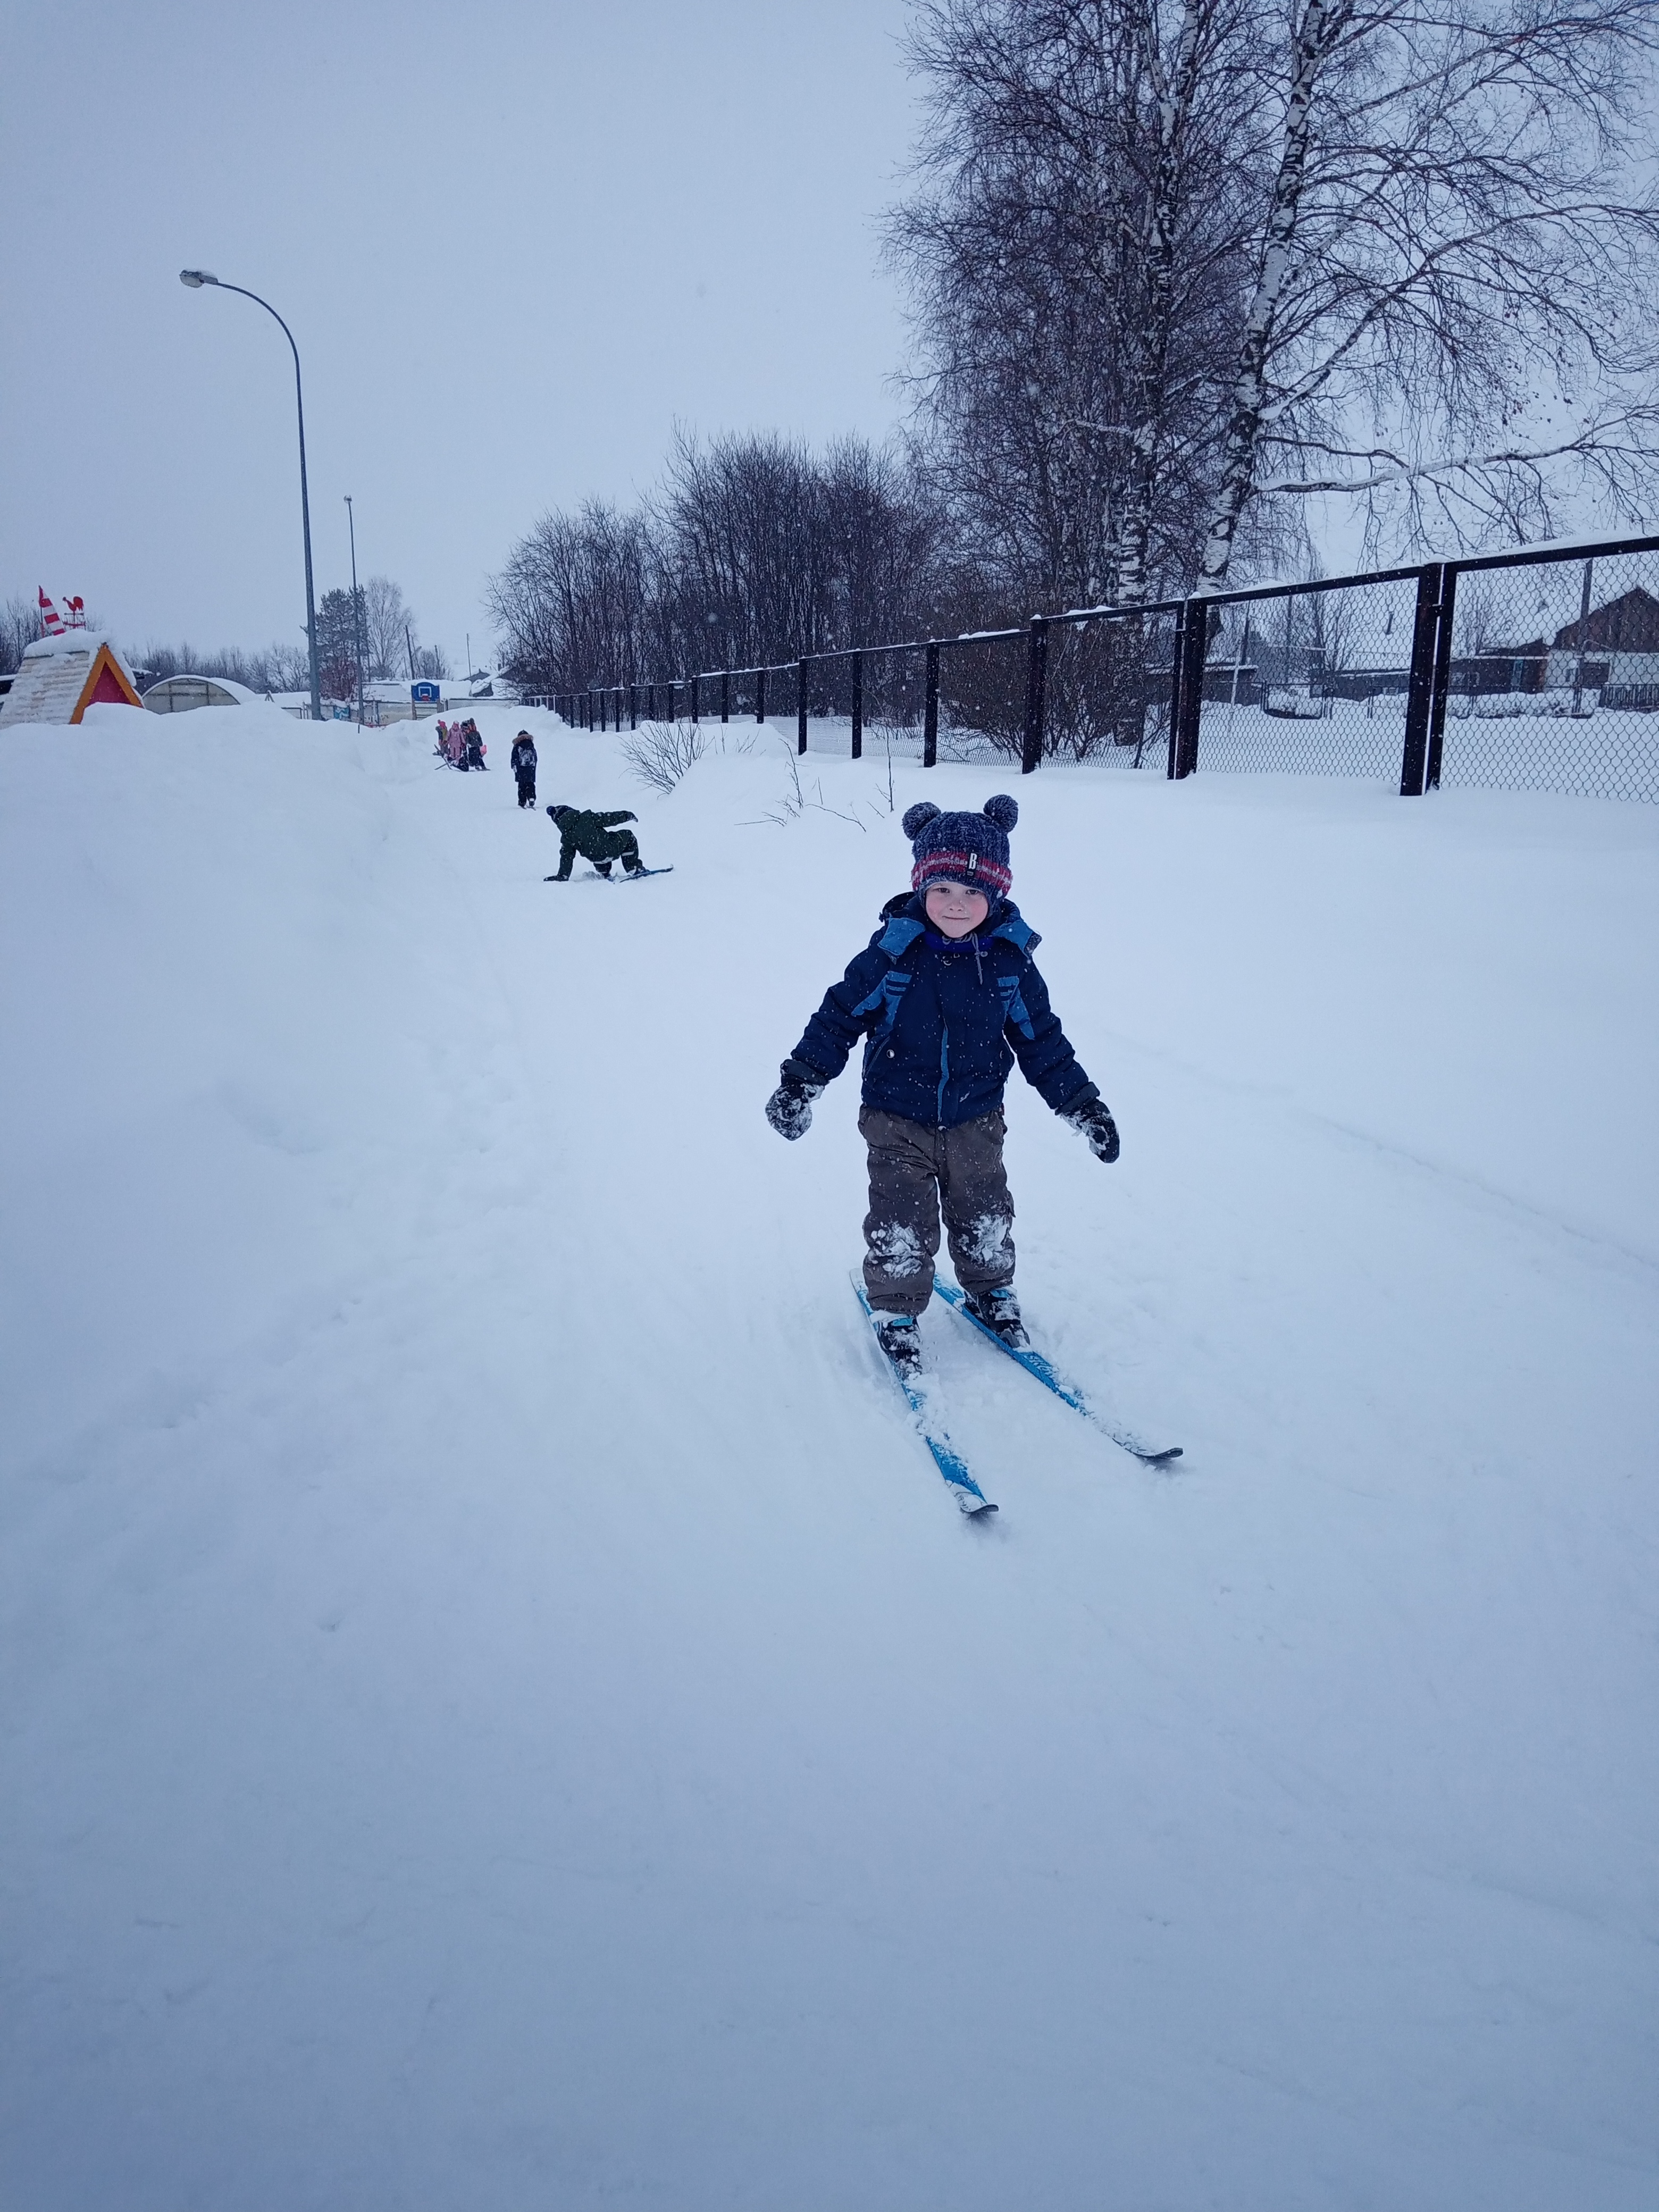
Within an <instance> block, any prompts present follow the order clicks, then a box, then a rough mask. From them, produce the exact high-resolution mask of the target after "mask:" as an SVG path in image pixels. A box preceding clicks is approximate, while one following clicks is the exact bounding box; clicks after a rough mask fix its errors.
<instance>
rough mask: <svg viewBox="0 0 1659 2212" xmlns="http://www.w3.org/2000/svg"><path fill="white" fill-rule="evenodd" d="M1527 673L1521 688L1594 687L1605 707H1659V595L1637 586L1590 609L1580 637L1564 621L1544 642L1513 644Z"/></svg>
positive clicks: (1574, 625) (1576, 628) (1575, 626)
mask: <svg viewBox="0 0 1659 2212" xmlns="http://www.w3.org/2000/svg"><path fill="white" fill-rule="evenodd" d="M1516 657H1517V659H1520V660H1521V661H1522V663H1523V664H1524V665H1525V670H1526V673H1525V676H1524V678H1522V680H1521V681H1519V682H1517V683H1516V686H1515V689H1516V690H1520V691H1565V690H1585V691H1599V692H1600V693H1601V704H1602V705H1603V706H1604V707H1634V708H1640V709H1644V710H1645V711H1648V712H1652V711H1653V710H1654V709H1655V708H1659V599H1656V598H1655V596H1654V594H1653V593H1652V592H1649V591H1644V589H1643V587H1642V586H1640V585H1639V584H1638V585H1635V586H1632V589H1631V590H1629V591H1628V592H1620V595H1619V597H1618V598H1617V599H1607V600H1606V601H1604V602H1603V604H1602V605H1601V606H1599V607H1592V608H1591V610H1590V611H1589V615H1588V616H1587V617H1585V620H1584V623H1583V635H1580V629H1579V625H1578V623H1576V622H1570V623H1563V624H1562V625H1561V627H1560V629H1559V630H1557V631H1556V633H1555V635H1554V637H1553V640H1552V641H1550V643H1548V644H1546V643H1545V641H1544V640H1543V639H1542V638H1541V637H1540V638H1534V640H1533V641H1532V642H1531V643H1530V644H1529V645H1523V646H1519V647H1516Z"/></svg>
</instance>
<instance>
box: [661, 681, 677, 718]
mask: <svg viewBox="0 0 1659 2212" xmlns="http://www.w3.org/2000/svg"><path fill="white" fill-rule="evenodd" d="M663 689H664V690H665V691H666V692H667V694H668V705H667V708H666V709H665V712H664V714H663V720H664V721H665V722H671V721H672V720H673V719H674V705H675V701H674V692H675V690H676V686H675V685H674V684H664V686H663Z"/></svg>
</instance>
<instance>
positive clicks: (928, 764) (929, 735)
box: [921, 644, 939, 768]
mask: <svg viewBox="0 0 1659 2212" xmlns="http://www.w3.org/2000/svg"><path fill="white" fill-rule="evenodd" d="M921 764H922V766H923V767H924V768H937V767H938V766H939V647H938V646H937V645H936V644H934V645H930V646H929V647H928V648H927V686H926V689H925V690H924V692H923V695H922V708H921Z"/></svg>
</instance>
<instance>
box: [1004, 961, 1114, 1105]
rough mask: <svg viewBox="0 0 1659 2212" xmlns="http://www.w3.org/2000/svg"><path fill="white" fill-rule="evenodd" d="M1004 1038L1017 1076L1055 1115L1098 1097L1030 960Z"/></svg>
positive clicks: (1040, 977)
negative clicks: (1027, 1084)
mask: <svg viewBox="0 0 1659 2212" xmlns="http://www.w3.org/2000/svg"><path fill="white" fill-rule="evenodd" d="M1022 1014H1024V1020H1023V1021H1022V1020H1021V1018H1020V1017H1021V1015H1022ZM1005 1035H1006V1037H1007V1039H1008V1042H1009V1043H1010V1045H1011V1046H1012V1048H1013V1053H1014V1057H1015V1059H1016V1060H1018V1062H1019V1069H1020V1073H1021V1074H1022V1075H1023V1076H1024V1078H1025V1080H1026V1081H1027V1082H1028V1083H1029V1084H1030V1086H1031V1088H1032V1089H1033V1090H1034V1091H1036V1093H1037V1095H1038V1096H1039V1097H1041V1098H1042V1101H1043V1103H1044V1104H1045V1105H1048V1106H1052V1107H1053V1108H1054V1111H1055V1113H1056V1114H1067V1113H1070V1112H1071V1111H1072V1109H1073V1108H1074V1107H1077V1106H1080V1105H1082V1104H1083V1103H1084V1100H1085V1097H1089V1098H1097V1097H1099V1096H1100V1093H1099V1092H1098V1091H1097V1090H1096V1088H1095V1086H1094V1085H1093V1084H1092V1083H1091V1082H1090V1080H1089V1079H1088V1077H1087V1076H1086V1075H1085V1073H1084V1072H1083V1070H1082V1068H1080V1067H1079V1065H1078V1058H1077V1054H1076V1053H1075V1052H1073V1049H1072V1046H1071V1042H1070V1040H1069V1039H1068V1038H1067V1036H1066V1032H1065V1030H1063V1029H1061V1027H1060V1016H1059V1015H1058V1014H1057V1013H1056V1012H1054V1008H1053V1007H1052V1006H1050V1005H1049V1003H1048V985H1047V984H1046V983H1045V982H1044V981H1043V980H1042V976H1041V975H1039V974H1038V972H1037V970H1036V968H1035V966H1034V965H1033V964H1032V963H1031V962H1030V961H1029V960H1028V961H1027V962H1026V963H1025V972H1024V975H1022V976H1021V977H1020V979H1019V994H1018V998H1017V999H1016V1000H1015V1002H1014V1006H1013V1011H1012V1013H1011V1014H1010V1015H1009V1017H1008V1024H1007V1028H1006V1031H1005Z"/></svg>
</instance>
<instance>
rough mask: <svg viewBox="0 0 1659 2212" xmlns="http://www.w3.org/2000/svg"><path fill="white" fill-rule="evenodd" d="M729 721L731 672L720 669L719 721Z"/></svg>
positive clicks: (730, 711) (730, 715)
mask: <svg viewBox="0 0 1659 2212" xmlns="http://www.w3.org/2000/svg"><path fill="white" fill-rule="evenodd" d="M731 719H732V671H731V670H730V669H729V668H722V669H721V671H720V720H721V721H723V722H729V721H730V720H731Z"/></svg>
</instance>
